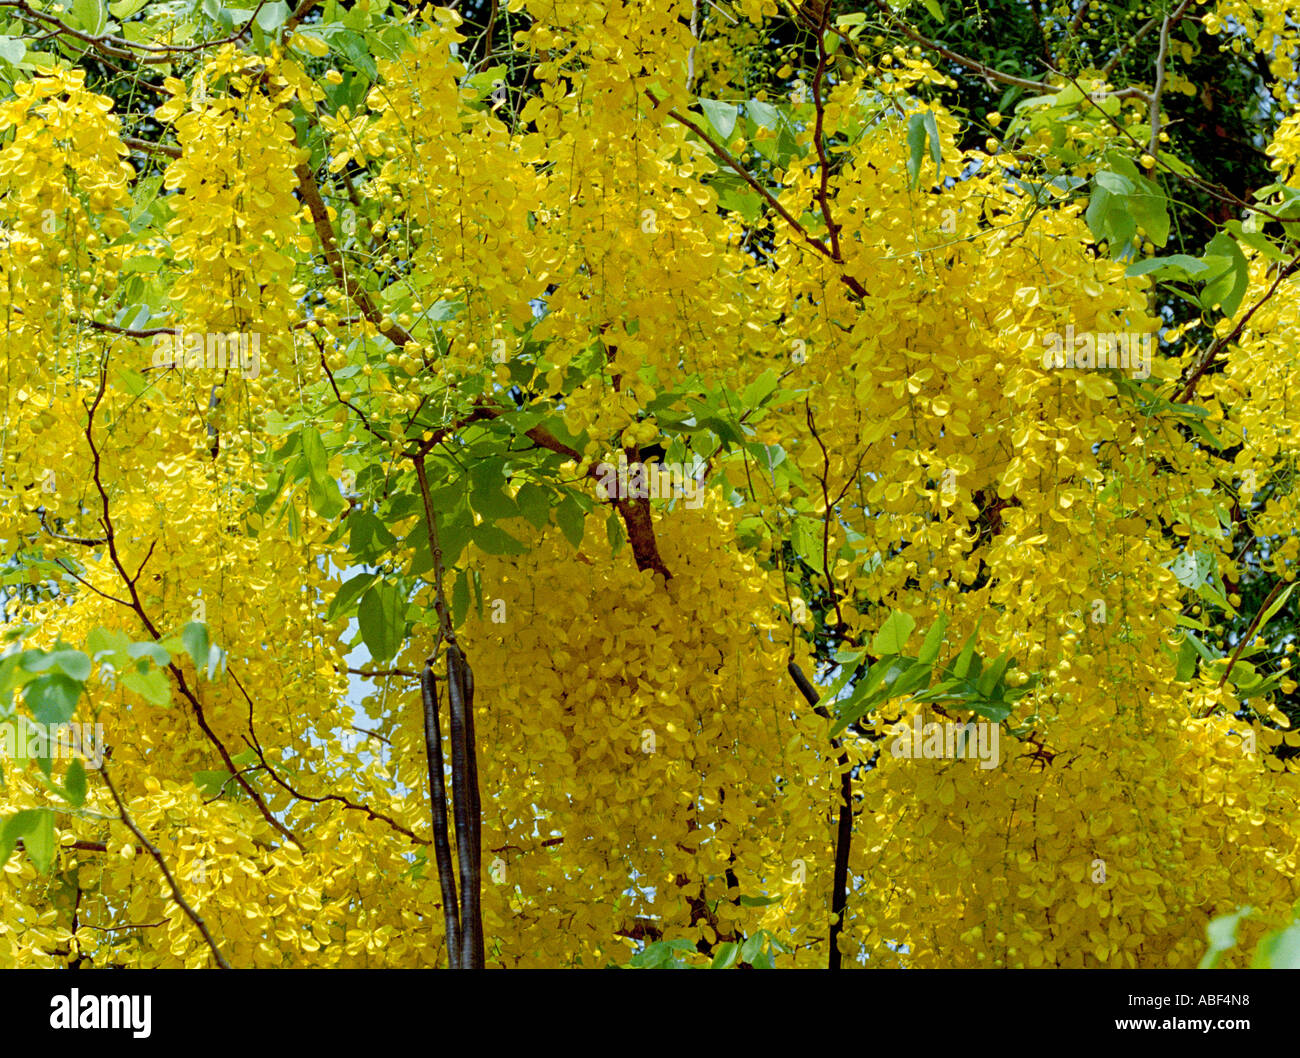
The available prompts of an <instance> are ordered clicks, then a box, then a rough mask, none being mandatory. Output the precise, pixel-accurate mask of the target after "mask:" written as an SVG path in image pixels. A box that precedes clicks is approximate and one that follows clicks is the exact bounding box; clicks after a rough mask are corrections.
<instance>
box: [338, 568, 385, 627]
mask: <svg viewBox="0 0 1300 1058" xmlns="http://www.w3.org/2000/svg"><path fill="white" fill-rule="evenodd" d="M375 577H376V574H374V573H358V574H357V575H356V576H355V577H351V578H350V579H348V580H346V581H344V583H343V585H342V587H340V588H339V590H338V593H337V594H336V595H335V596H334V601H333V602H331V603H330V605H329V609H328V610H326V612H325V618H326V620H329V621H333V620H334V619H335V618H336V617H338V616H339V614H342V613H347V611H348V608H349V607H350V606H351V605H352V603H353V602H354V601H356V599H357V598H358V597H359V596H360V595H361V593H362V592H363V591H365V590H366V589H367V588H368V587H370V585H371V584H373V583H374V581H375Z"/></svg>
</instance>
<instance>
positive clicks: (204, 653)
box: [181, 621, 212, 672]
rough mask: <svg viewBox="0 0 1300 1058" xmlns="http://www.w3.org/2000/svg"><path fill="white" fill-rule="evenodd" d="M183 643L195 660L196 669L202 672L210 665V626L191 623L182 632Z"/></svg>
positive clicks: (200, 622) (199, 622) (186, 650)
mask: <svg viewBox="0 0 1300 1058" xmlns="http://www.w3.org/2000/svg"><path fill="white" fill-rule="evenodd" d="M181 642H182V643H183V644H184V645H185V652H186V653H187V654H189V656H190V658H191V659H192V660H193V662H194V668H195V669H196V670H198V671H199V672H202V671H203V668H204V666H205V665H207V663H208V649H209V647H211V645H212V644H211V643H210V642H209V641H208V626H207V625H206V624H204V623H203V622H202V621H191V622H190V623H189V624H187V625H186V626H185V627H184V628H183V629H182V630H181Z"/></svg>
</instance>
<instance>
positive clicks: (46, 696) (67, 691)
mask: <svg viewBox="0 0 1300 1058" xmlns="http://www.w3.org/2000/svg"><path fill="white" fill-rule="evenodd" d="M80 697H81V684H80V683H79V682H78V681H77V680H74V679H72V678H71V677H68V676H65V675H63V674H62V673H50V674H49V675H48V676H39V677H37V678H36V679H34V680H32V682H31V683H29V684H28V685H27V686H26V687H25V688H24V690H23V698H24V700H25V701H26V702H27V708H29V709H30V710H31V711H32V716H34V717H35V718H36V721H37V723H41V724H66V723H67V722H68V721H69V720H71V719H72V714H73V711H74V710H75V709H76V707H77V699H78V698H80Z"/></svg>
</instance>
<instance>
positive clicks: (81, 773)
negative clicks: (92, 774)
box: [63, 758, 86, 808]
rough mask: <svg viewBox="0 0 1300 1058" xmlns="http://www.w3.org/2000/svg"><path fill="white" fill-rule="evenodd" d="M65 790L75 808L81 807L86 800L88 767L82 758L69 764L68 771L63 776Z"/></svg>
mask: <svg viewBox="0 0 1300 1058" xmlns="http://www.w3.org/2000/svg"><path fill="white" fill-rule="evenodd" d="M63 790H64V793H66V794H67V797H68V803H69V804H71V805H72V807H73V808H80V807H81V806H82V805H83V804H85V802H86V769H85V768H84V767H83V766H82V763H81V761H80V760H77V759H75V758H74V759H73V761H72V763H71V764H69V765H68V772H67V774H66V775H65V776H64V777H63Z"/></svg>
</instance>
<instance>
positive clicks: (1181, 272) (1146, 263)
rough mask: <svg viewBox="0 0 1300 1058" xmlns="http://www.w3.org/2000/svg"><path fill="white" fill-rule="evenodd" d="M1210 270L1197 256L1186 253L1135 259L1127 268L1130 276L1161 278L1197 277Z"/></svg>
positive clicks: (1126, 270)
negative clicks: (1140, 259)
mask: <svg viewBox="0 0 1300 1058" xmlns="http://www.w3.org/2000/svg"><path fill="white" fill-rule="evenodd" d="M1208 271H1209V266H1208V265H1207V264H1206V263H1205V262H1204V261H1201V260H1198V259H1197V258H1195V257H1189V256H1187V254H1185V253H1175V254H1170V255H1169V256H1168V257H1148V258H1146V259H1145V260H1142V261H1134V262H1133V263H1132V264H1131V265H1129V266H1128V268H1127V269H1125V271H1124V274H1125V275H1128V276H1145V275H1154V276H1156V277H1157V278H1161V279H1195V278H1196V277H1197V276H1201V275H1204V274H1205V273H1206V272H1208Z"/></svg>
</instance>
